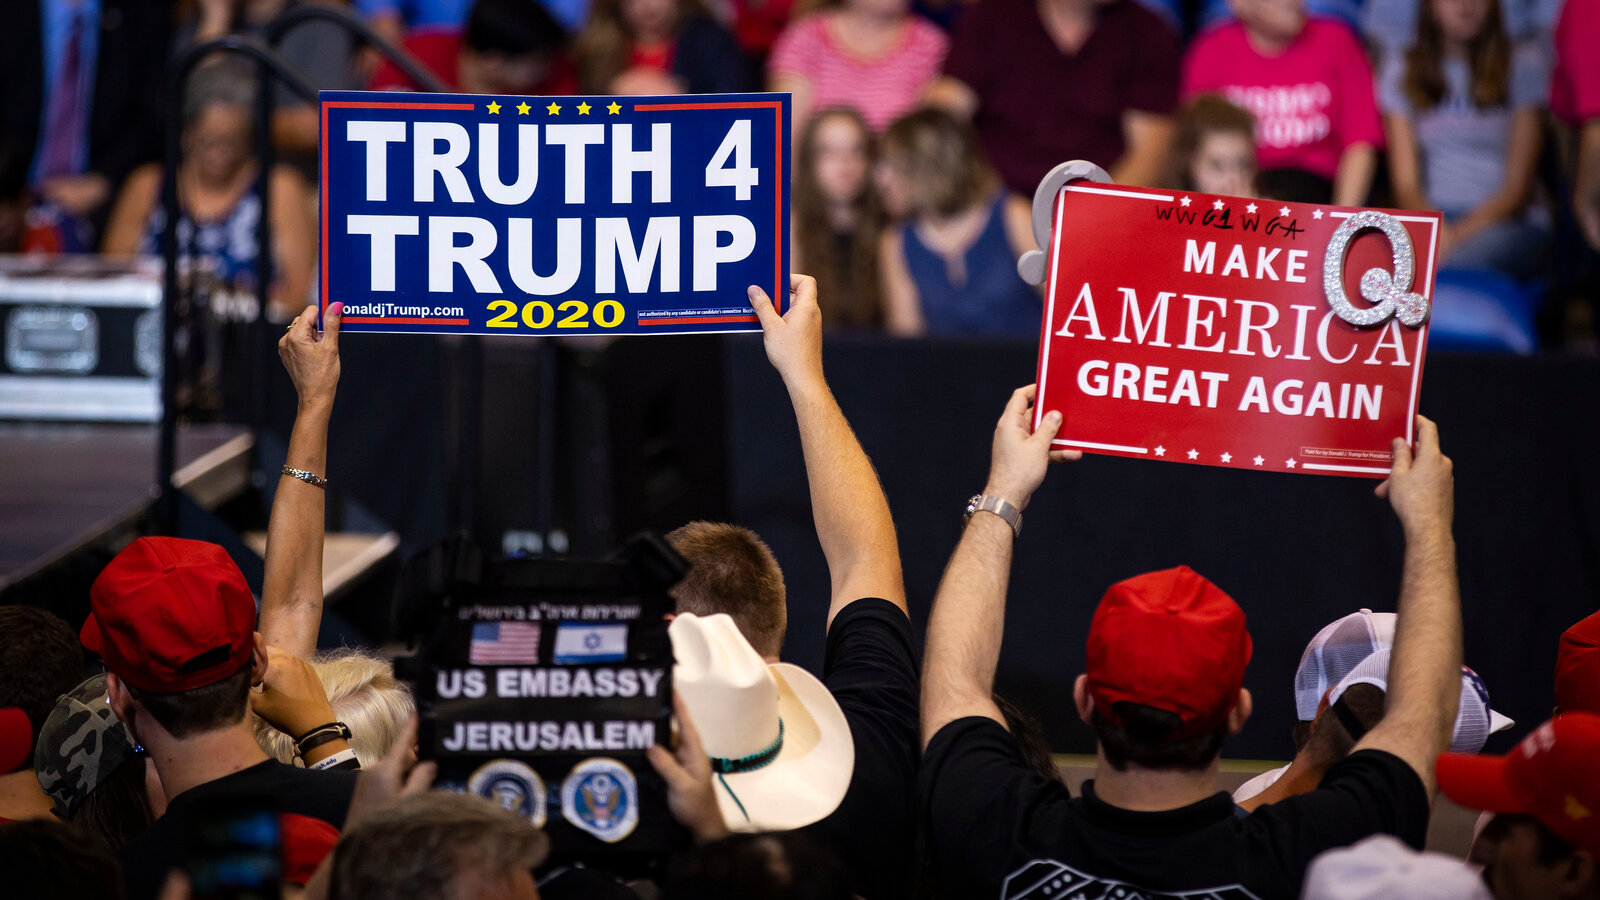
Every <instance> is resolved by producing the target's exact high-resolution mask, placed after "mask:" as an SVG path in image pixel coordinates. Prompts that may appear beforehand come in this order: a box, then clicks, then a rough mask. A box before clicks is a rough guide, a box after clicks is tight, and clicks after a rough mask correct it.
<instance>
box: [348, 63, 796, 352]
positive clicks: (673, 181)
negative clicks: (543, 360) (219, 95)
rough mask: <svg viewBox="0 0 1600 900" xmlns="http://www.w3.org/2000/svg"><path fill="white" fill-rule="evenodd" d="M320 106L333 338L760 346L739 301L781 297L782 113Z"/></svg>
mask: <svg viewBox="0 0 1600 900" xmlns="http://www.w3.org/2000/svg"><path fill="white" fill-rule="evenodd" d="M321 99H322V159H321V168H322V199H321V202H322V292H321V303H322V305H323V307H324V308H326V306H327V304H329V303H333V302H340V303H343V304H344V319H343V322H342V325H341V327H342V328H343V330H345V331H357V332H359V331H399V332H412V333H418V332H432V333H441V334H533V335H550V334H592V333H604V334H681V333H695V332H708V331H759V330H760V325H759V324H758V323H757V321H756V317H755V316H754V315H753V314H752V313H751V310H750V305H749V303H748V301H747V300H746V299H745V289H746V288H747V287H748V286H749V285H752V284H755V285H760V286H761V287H763V288H765V289H766V291H767V292H768V294H769V295H771V296H772V297H773V298H774V300H776V301H777V302H779V303H782V302H783V301H784V300H785V299H786V298H787V297H788V294H789V292H788V290H787V286H788V271H789V172H788V167H787V166H786V165H785V161H786V160H787V159H788V158H789V95H788V94H714V95H694V96H682V97H590V98H581V97H493V96H479V95H453V94H428V95H419V94H395V93H360V92H349V91H324V92H322V95H321ZM779 311H780V312H781V311H782V308H781V307H780V310H779Z"/></svg>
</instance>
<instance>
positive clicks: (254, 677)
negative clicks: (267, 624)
mask: <svg viewBox="0 0 1600 900" xmlns="http://www.w3.org/2000/svg"><path fill="white" fill-rule="evenodd" d="M253 642H254V645H253V646H252V647H251V648H250V686H251V687H256V686H258V685H260V684H261V682H262V681H263V680H264V679H265V678H266V677H267V639H266V638H264V637H262V636H261V632H259V631H257V632H255V633H254V636H253Z"/></svg>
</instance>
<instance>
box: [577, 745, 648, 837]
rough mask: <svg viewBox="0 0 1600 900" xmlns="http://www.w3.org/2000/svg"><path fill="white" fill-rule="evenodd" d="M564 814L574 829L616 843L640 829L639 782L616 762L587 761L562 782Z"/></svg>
mask: <svg viewBox="0 0 1600 900" xmlns="http://www.w3.org/2000/svg"><path fill="white" fill-rule="evenodd" d="M561 815H562V816H563V817H564V818H565V819H566V820H567V821H568V822H571V823H572V824H573V825H574V826H575V827H577V828H580V829H582V830H584V831H587V832H589V833H590V834H592V835H594V836H595V837H597V838H599V839H600V840H602V841H605V842H606V843H608V844H615V843H616V842H618V841H620V840H622V839H623V838H625V837H627V836H628V835H630V834H633V830H634V829H635V828H637V827H638V826H639V782H638V781H637V780H636V779H635V778H634V777H633V772H632V770H630V769H629V768H628V767H627V766H625V765H623V764H622V763H620V762H617V761H616V760H614V759H610V758H607V757H603V756H602V757H596V758H594V759H586V760H584V761H583V762H581V763H578V764H577V765H576V766H574V767H573V769H572V773H571V774H570V775H568V776H567V780H566V781H564V782H562V783H561Z"/></svg>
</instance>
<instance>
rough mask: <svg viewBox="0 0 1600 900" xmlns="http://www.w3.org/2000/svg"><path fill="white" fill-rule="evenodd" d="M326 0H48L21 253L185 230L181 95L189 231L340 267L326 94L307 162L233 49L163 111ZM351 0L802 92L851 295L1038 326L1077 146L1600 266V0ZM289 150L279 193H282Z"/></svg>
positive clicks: (18, 123) (813, 227) (308, 46)
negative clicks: (1036, 215) (269, 112)
mask: <svg viewBox="0 0 1600 900" xmlns="http://www.w3.org/2000/svg"><path fill="white" fill-rule="evenodd" d="M313 2H325V3H327V2H331V3H335V4H340V3H341V2H342V0H180V2H174V3H168V2H162V0H39V2H34V0H26V2H23V3H20V4H19V11H18V18H17V19H16V20H15V22H14V25H15V27H14V28H13V29H11V30H9V31H8V34H7V36H6V37H5V38H4V39H3V40H5V41H9V42H11V43H10V44H7V45H6V47H7V48H8V50H9V51H10V52H7V53H4V54H0V67H3V68H0V73H4V77H0V122H3V123H4V126H3V127H0V252H4V251H8V250H17V249H25V250H35V251H52V252H73V251H82V252H90V251H95V250H99V251H102V252H105V253H112V254H124V253H130V252H150V251H151V250H152V249H154V247H155V242H154V237H155V236H156V235H158V234H159V233H160V230H161V226H162V224H163V222H164V216H165V213H164V211H163V210H161V209H160V208H159V199H158V198H159V195H160V188H161V185H160V175H159V173H158V171H157V170H156V169H155V168H152V166H151V164H152V163H153V162H154V161H155V160H156V159H157V158H158V155H159V149H160V148H159V134H160V123H161V121H162V120H163V116H181V119H182V123H183V134H184V138H183V146H184V149H185V151H186V153H185V160H186V161H185V164H184V166H183V167H182V169H181V170H180V173H179V178H178V180H179V192H178V193H179V203H180V205H181V207H182V210H181V213H180V215H181V217H182V219H181V225H180V229H181V236H182V238H183V246H184V247H185V248H189V249H192V250H193V251H194V252H196V253H198V254H199V255H200V256H201V257H203V258H205V259H208V260H210V261H211V262H212V263H213V267H214V269H215V270H216V272H217V273H218V275H219V277H220V278H221V279H222V281H223V282H224V283H227V284H229V285H231V286H234V287H238V288H240V289H249V288H250V287H253V285H254V284H255V283H256V281H257V279H258V277H259V275H258V269H257V265H256V259H255V257H256V252H255V249H254V245H253V243H252V242H251V241H249V240H247V239H245V238H244V235H246V234H249V233H252V232H253V226H254V223H255V222H256V221H257V220H258V219H259V218H260V217H261V216H262V215H266V216H268V218H269V219H270V224H271V226H272V235H273V240H272V244H271V248H270V254H271V260H270V265H269V266H267V267H265V268H264V269H262V270H261V271H266V272H267V273H268V275H267V277H268V278H269V279H270V296H271V299H272V306H273V310H274V313H275V315H276V316H277V317H278V318H279V320H280V321H287V319H288V318H289V316H290V315H292V314H293V312H294V310H296V309H298V308H299V306H300V305H301V304H302V303H304V302H307V301H308V300H309V299H310V298H309V291H310V290H311V281H312V277H311V274H312V267H313V265H314V261H313V259H312V255H313V254H312V253H311V251H310V242H311V237H310V235H311V234H312V231H313V221H314V215H315V203H314V201H313V199H312V198H313V195H314V193H315V191H316V185H315V179H316V171H315V165H314V153H315V149H316V144H317V118H316V114H315V111H314V110H313V109H312V108H311V107H310V105H309V104H307V103H305V102H303V101H302V100H301V99H300V98H298V97H296V96H294V95H293V94H292V93H290V92H289V91H288V90H287V89H286V88H284V87H283V86H281V85H280V86H278V87H277V88H276V89H275V90H276V99H277V108H276V112H275V114H274V118H273V120H272V122H271V130H272V135H271V137H272V140H273V142H274V145H275V147H276V150H277V153H278V158H279V160H280V165H278V166H277V167H275V168H274V169H273V171H271V172H262V171H260V168H261V167H260V164H259V162H258V161H257V160H256V159H255V151H254V147H255V143H254V137H253V131H254V127H255V123H254V120H253V119H252V117H250V116H249V115H245V114H243V111H244V110H246V109H247V108H248V106H249V104H250V102H251V95H252V93H253V89H254V78H253V74H252V73H251V72H250V71H249V70H248V68H239V67H237V66H234V65H230V64H227V63H215V64H208V66H206V67H203V68H202V70H201V72H200V73H199V74H197V75H196V76H195V81H194V83H193V85H192V86H191V91H190V93H191V99H190V100H189V102H188V103H186V104H185V107H184V108H183V109H182V110H165V109H162V105H161V89H162V81H163V79H162V77H161V72H162V69H163V66H164V65H165V64H166V61H167V60H168V59H170V58H171V57H172V56H173V55H174V54H175V53H177V52H179V51H181V50H182V49H183V48H184V47H187V46H190V45H192V44H194V43H195V42H199V41H205V40H209V39H212V38H216V37H220V36H223V35H226V34H229V33H242V34H260V33H262V32H263V31H264V29H265V28H266V25H267V23H268V22H270V21H271V20H272V19H274V18H275V17H277V16H279V15H281V14H282V13H283V12H284V11H285V10H287V9H289V8H290V7H292V6H295V5H297V3H313ZM352 7H353V9H354V10H355V11H357V12H359V13H360V14H361V15H362V16H364V17H365V19H366V20H367V21H368V22H369V23H370V25H371V26H372V28H373V30H374V31H375V32H376V33H377V34H379V35H380V36H382V37H384V38H386V39H388V40H390V41H392V42H394V43H395V44H397V45H400V46H402V47H404V48H406V49H407V50H409V51H410V52H411V53H412V54H414V55H415V56H416V57H417V58H418V59H419V60H420V61H421V62H422V63H423V64H424V65H425V66H426V67H427V68H428V69H429V70H431V71H432V72H433V73H435V74H436V75H437V76H438V77H439V79H440V80H441V81H442V82H443V83H444V84H446V85H447V86H448V87H449V88H451V89H453V90H460V91H464V92H470V93H494V94H510V95H515V94H557V95H559V94H572V93H584V94H670V93H683V92H688V93H705V92H737V91H757V90H773V91H785V92H788V93H790V94H791V95H792V97H793V107H792V108H793V117H794V121H793V124H794V141H793V153H794V157H795V161H796V166H795V175H794V202H793V209H794V222H793V252H794V257H795V259H796V260H799V261H800V263H799V264H798V265H797V270H800V271H809V272H812V273H814V274H815V275H816V277H817V278H818V280H819V282H820V283H821V284H822V285H823V286H824V291H823V292H822V296H823V297H825V298H826V299H825V303H826V304H827V306H826V308H825V312H824V315H825V318H826V320H827V322H828V324H829V326H830V327H837V328H851V329H869V330H883V331H887V332H890V333H893V334H902V335H916V334H971V333H974V332H976V333H997V334H1010V335H1017V336H1032V335H1034V334H1036V333H1037V330H1038V314H1037V312H1038V306H1039V302H1038V294H1037V289H1035V288H1033V287H1030V286H1029V285H1027V284H1025V283H1024V282H1023V281H1022V280H1021V278H1019V277H1018V276H1017V274H1016V272H1015V271H1014V266H1013V265H1012V264H1011V262H1010V259H1012V258H1014V257H1015V255H1016V254H1017V253H1018V252H1021V251H1023V250H1026V249H1030V248H1031V247H1032V244H1033V241H1034V236H1033V234H1032V231H1031V229H1029V228H1027V227H1025V226H1026V216H1025V209H1026V207H1025V201H1026V200H1027V199H1029V198H1031V197H1032V194H1033V190H1034V188H1035V187H1036V186H1037V184H1038V183H1039V181H1040V179H1041V178H1042V177H1043V176H1044V175H1045V174H1046V173H1047V172H1048V171H1049V170H1050V169H1051V168H1052V167H1053V166H1055V165H1056V164H1057V163H1060V162H1063V161H1066V160H1071V159H1085V160H1089V161H1091V162H1094V163H1096V164H1098V165H1100V166H1102V167H1103V168H1105V169H1106V170H1107V171H1108V172H1109V173H1110V174H1111V176H1112V178H1113V179H1114V180H1115V181H1118V182H1120V183H1124V184H1137V185H1150V186H1157V185H1161V186H1172V187H1183V188H1186V189H1189V190H1197V191H1206V192H1215V193H1225V194H1230V195H1243V196H1252V197H1264V198H1270V199H1276V200H1284V201H1295V202H1314V203H1336V204H1341V205H1347V206H1387V207H1398V208H1408V209H1437V210H1440V211H1442V212H1443V213H1444V216H1445V227H1444V231H1443V234H1442V237H1441V247H1440V250H1441V257H1442V260H1443V265H1444V266H1445V267H1446V268H1453V269H1458V270H1466V271H1473V272H1489V273H1493V274H1494V275H1495V276H1496V277H1503V278H1505V279H1509V280H1510V282H1511V283H1513V284H1515V285H1518V286H1520V287H1521V288H1522V289H1525V290H1526V291H1527V292H1529V293H1530V295H1533V296H1538V297H1553V298H1554V299H1555V300H1556V301H1557V302H1555V303H1554V304H1551V305H1553V306H1556V307H1559V306H1561V305H1562V304H1564V303H1567V301H1569V300H1572V299H1574V298H1579V299H1581V298H1583V297H1585V296H1589V295H1592V294H1593V292H1594V291H1595V288H1594V286H1593V284H1594V274H1593V273H1594V269H1595V261H1594V259H1595V258H1594V253H1595V251H1596V248H1600V68H1597V65H1596V62H1595V54H1594V53H1593V52H1591V51H1592V47H1591V46H1590V45H1591V44H1592V43H1593V42H1594V40H1595V37H1596V34H1597V33H1600V3H1597V2H1596V0H1565V2H1544V3H1519V4H1508V5H1505V6H1502V4H1501V3H1500V2H1499V0H1366V2H1364V3H1362V2H1354V0H1345V2H1337V0H1226V2H1224V0H1208V2H1204V3H1196V4H1191V3H1179V2H1174V0H943V2H935V0H918V2H912V0H799V2H795V0H354V2H353V3H352ZM281 49H282V51H283V53H284V56H285V57H286V58H287V59H288V60H289V61H290V62H291V63H292V64H294V65H295V67H296V68H297V69H299V70H301V71H302V72H304V73H305V75H306V76H307V78H308V79H309V80H310V81H311V82H313V83H314V84H315V85H316V86H317V87H319V88H324V89H352V88H363V87H365V88H372V89H396V90H405V89H414V88H416V87H417V85H415V84H413V83H412V82H411V80H410V78H409V77H408V76H407V75H406V74H405V73H404V72H402V71H401V70H400V69H399V68H396V67H395V66H394V65H393V64H392V63H390V62H387V61H385V60H383V59H382V58H381V57H380V56H378V55H377V54H376V53H375V52H374V51H373V50H372V49H371V48H368V47H362V46H359V45H358V44H356V43H355V42H354V41H353V39H352V37H351V36H350V35H349V34H347V33H345V32H344V31H342V30H341V29H339V28H338V27H336V26H333V25H331V24H329V23H327V22H321V21H313V22H311V23H309V24H304V25H302V26H300V27H298V28H296V29H295V30H293V31H291V32H290V33H289V34H288V35H287V36H286V38H285V40H284V43H283V44H282V45H281ZM206 68H212V69H214V71H211V72H207V71H205V69H206ZM38 74H42V75H43V76H44V77H43V78H39V77H33V76H35V75H38ZM261 179H270V181H271V187H272V191H271V196H272V198H273V200H272V204H271V205H272V209H270V210H261V209H258V208H257V206H258V205H259V204H258V203H257V202H256V201H255V200H254V199H252V193H251V189H252V187H253V186H254V185H255V184H256V183H257V182H259V181H260V180H261ZM1589 299H1590V300H1591V302H1592V300H1593V297H1592V296H1589ZM1571 305H1572V306H1573V308H1574V309H1575V310H1578V311H1579V314H1581V311H1582V310H1583V309H1586V308H1587V307H1584V306H1583V304H1581V303H1579V304H1571ZM1547 318H1549V317H1547ZM1555 318H1557V319H1559V318H1560V317H1559V316H1556V317H1555ZM1574 328H1576V329H1578V331H1577V332H1574V331H1573V329H1574ZM1563 329H1565V330H1563ZM1549 331H1550V330H1549V329H1546V332H1547V336H1550V335H1549V334H1548V332H1549ZM1582 331H1583V326H1581V324H1577V325H1573V324H1570V323H1569V324H1568V325H1562V326H1559V327H1557V329H1556V332H1555V335H1554V336H1555V337H1556V338H1558V339H1559V338H1563V337H1566V338H1574V337H1577V336H1581V333H1582Z"/></svg>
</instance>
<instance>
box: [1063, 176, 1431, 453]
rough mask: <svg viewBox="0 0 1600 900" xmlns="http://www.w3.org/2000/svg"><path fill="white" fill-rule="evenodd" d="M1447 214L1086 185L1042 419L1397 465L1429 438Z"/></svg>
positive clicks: (1070, 240) (1111, 432)
mask: <svg viewBox="0 0 1600 900" xmlns="http://www.w3.org/2000/svg"><path fill="white" fill-rule="evenodd" d="M1439 225H1440V216H1439V214H1438V213H1431V212H1410V211H1407V212H1401V211H1395V210H1361V209H1346V208H1342V207H1336V206H1315V205H1311V204H1304V203H1282V202H1277V201H1269V200H1251V199H1246V198H1240V197H1219V196H1214V195H1209V194H1198V193H1183V192H1167V191H1158V190H1152V189H1146V188H1124V187H1118V186H1115V185H1109V184H1097V183H1090V182H1085V181H1077V182H1073V183H1071V184H1068V185H1067V186H1066V187H1064V188H1062V189H1061V191H1060V192H1059V194H1058V195H1057V197H1056V201H1055V215H1054V229H1053V238H1052V243H1051V247H1050V257H1049V259H1050V270H1049V273H1048V276H1047V279H1046V283H1045V316H1044V324H1043V330H1042V333H1041V335H1040V338H1039V400H1038V403H1037V405H1036V407H1035V420H1034V424H1035V426H1037V425H1038V420H1039V418H1041V417H1043V415H1044V414H1045V413H1046V412H1048V411H1050V410H1060V411H1061V413H1062V415H1063V417H1064V422H1063V424H1062V426H1061V431H1060V433H1059V435H1058V436H1057V438H1056V440H1055V446H1056V447H1058V448H1067V449H1079V450H1086V451H1090V452H1094V453H1105V454H1111V455H1115V456H1132V457H1139V458H1144V459H1161V460H1167V461H1171V462H1181V463H1192V464H1197V465H1210V466H1228V467H1232V468H1239V469H1256V470H1260V471H1270V472H1307V473H1313V474H1320V475H1347V476H1363V477H1369V478H1382V477H1385V476H1387V475H1388V473H1389V462H1390V442H1391V441H1392V440H1393V439H1394V438H1396V437H1403V438H1405V439H1406V441H1407V442H1408V443H1414V435H1413V427H1414V426H1413V423H1414V421H1415V416H1416V411H1417V393H1418V391H1419V390H1420V388H1421V385H1422V360H1423V355H1424V352H1425V351H1426V349H1427V344H1428V326H1427V315H1428V311H1429V309H1430V308H1431V304H1432V296H1433V270H1434V263H1435V257H1436V250H1437V241H1438V234H1439Z"/></svg>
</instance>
